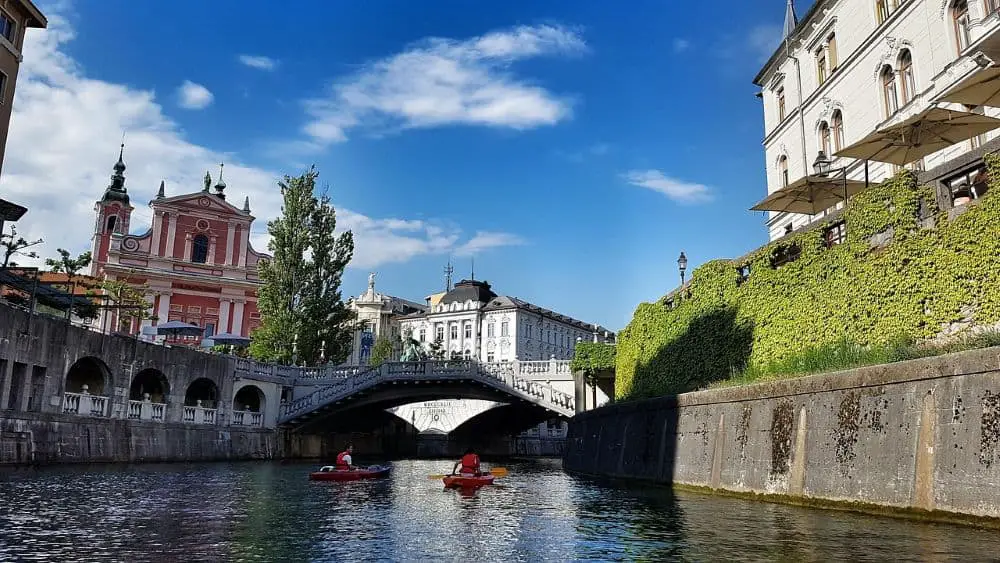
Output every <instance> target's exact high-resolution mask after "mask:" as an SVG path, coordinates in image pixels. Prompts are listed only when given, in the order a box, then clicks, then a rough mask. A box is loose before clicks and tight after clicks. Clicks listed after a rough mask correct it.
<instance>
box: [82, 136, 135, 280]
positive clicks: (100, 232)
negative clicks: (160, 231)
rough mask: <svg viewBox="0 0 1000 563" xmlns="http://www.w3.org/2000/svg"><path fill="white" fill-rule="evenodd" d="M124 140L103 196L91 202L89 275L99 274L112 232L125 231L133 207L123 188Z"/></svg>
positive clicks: (113, 234) (106, 259)
mask: <svg viewBox="0 0 1000 563" xmlns="http://www.w3.org/2000/svg"><path fill="white" fill-rule="evenodd" d="M124 155H125V144H124V143H122V146H121V150H120V151H119V153H118V162H116V163H115V166H114V173H113V174H112V175H111V184H109V185H108V187H107V189H106V190H104V197H102V198H101V200H100V201H98V202H97V204H96V205H95V206H94V211H95V212H96V214H97V221H96V223H95V224H94V234H93V237H92V240H93V246H92V248H91V253H92V255H93V261H92V262H91V266H90V274H91V275H92V276H100V275H101V270H102V269H103V266H104V264H106V263H107V261H108V252H109V251H110V249H111V239H112V237H113V236H116V235H117V236H122V235H126V234H128V229H129V221H130V220H131V218H132V210H133V209H134V208H133V207H132V205H131V204H130V203H129V197H128V191H127V190H126V189H125V161H124V160H123V157H124Z"/></svg>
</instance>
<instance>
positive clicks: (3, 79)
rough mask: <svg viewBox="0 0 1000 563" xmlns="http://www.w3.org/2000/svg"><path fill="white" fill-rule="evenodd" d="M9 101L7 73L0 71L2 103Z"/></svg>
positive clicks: (0, 101) (0, 103)
mask: <svg viewBox="0 0 1000 563" xmlns="http://www.w3.org/2000/svg"><path fill="white" fill-rule="evenodd" d="M5 103H7V74H6V73H4V72H0V105H3V104H5Z"/></svg>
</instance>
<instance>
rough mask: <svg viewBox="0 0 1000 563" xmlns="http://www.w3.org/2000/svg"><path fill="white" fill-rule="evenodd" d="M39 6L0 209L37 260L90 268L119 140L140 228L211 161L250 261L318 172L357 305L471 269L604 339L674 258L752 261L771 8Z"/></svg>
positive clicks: (318, 0)
mask: <svg viewBox="0 0 1000 563" xmlns="http://www.w3.org/2000/svg"><path fill="white" fill-rule="evenodd" d="M39 4H40V6H41V7H42V9H43V10H44V11H45V12H46V13H47V14H48V15H49V16H50V17H51V19H52V20H53V21H52V25H51V26H50V29H49V30H47V31H37V30H30V31H29V35H30V37H29V43H28V45H27V46H26V48H25V59H26V60H25V64H24V66H23V67H22V79H21V80H20V81H19V84H18V94H17V95H18V98H17V99H16V100H15V105H14V112H15V115H14V119H13V123H12V129H11V136H10V139H9V140H8V149H7V150H8V155H7V162H6V163H5V165H4V175H3V179H2V181H0V190H2V191H3V192H6V193H7V196H6V197H13V198H14V199H15V200H17V199H20V200H21V201H25V200H27V203H28V204H29V205H30V206H31V207H32V211H31V212H29V214H28V215H27V216H26V217H25V219H24V220H23V221H22V223H23V224H22V225H19V226H21V227H22V230H23V231H24V232H26V233H29V234H33V235H37V236H43V237H45V238H46V242H47V244H46V247H45V250H44V252H47V253H49V254H54V249H55V248H56V247H57V246H72V247H73V248H74V249H77V250H83V249H85V248H86V247H88V245H89V242H88V241H87V237H88V236H89V233H90V229H91V225H92V222H93V213H92V205H93V201H94V200H96V199H97V198H98V197H99V196H100V194H101V193H102V191H103V189H104V187H105V186H106V184H107V176H108V175H109V174H110V173H111V165H112V164H113V162H114V160H115V158H116V156H117V144H118V142H119V139H120V137H121V133H122V130H125V131H127V137H126V159H125V160H126V164H128V166H129V170H128V171H127V172H126V176H127V178H128V187H129V189H130V193H132V194H133V197H134V203H135V204H136V207H137V209H136V212H135V215H134V216H133V217H134V218H133V230H136V231H143V230H145V226H146V225H147V224H148V220H149V210H148V208H146V207H145V206H144V205H143V203H144V202H145V201H146V200H148V198H149V197H151V196H152V194H153V193H154V192H155V189H156V186H157V185H158V184H159V179H161V178H165V179H166V180H167V187H168V195H170V194H171V193H173V194H176V193H182V192H190V191H194V190H196V189H198V187H199V185H200V184H199V179H200V177H201V176H202V175H203V174H204V171H205V168H207V167H208V166H209V165H210V164H211V165H214V163H215V162H218V161H219V160H225V161H226V163H227V165H226V176H227V178H226V179H227V183H228V184H229V192H230V194H231V195H230V197H231V198H232V199H238V200H239V202H242V200H243V196H244V195H249V196H250V199H251V206H252V207H253V210H254V212H255V214H256V215H257V216H258V217H260V218H261V219H260V220H259V221H258V224H257V225H256V230H257V231H258V232H257V233H255V239H254V240H255V241H258V244H259V245H262V244H265V242H266V238H265V237H264V231H265V230H266V226H265V219H266V218H267V217H271V216H274V215H275V214H276V213H277V212H278V209H277V199H276V197H275V193H274V189H273V178H274V176H275V175H277V174H285V173H287V174H297V173H300V172H301V171H302V167H303V166H305V165H307V164H310V163H315V164H316V165H317V167H318V169H319V170H320V173H321V180H322V181H323V182H324V183H328V184H329V189H330V193H331V195H332V197H333V199H334V202H335V204H336V205H337V207H338V209H342V210H343V213H342V214H343V217H344V223H346V224H347V226H350V227H351V228H352V229H354V230H355V232H356V235H357V236H358V239H359V244H358V246H359V248H358V255H357V258H356V261H355V264H354V265H353V267H352V268H351V269H349V271H348V274H347V275H346V276H345V280H344V290H345V294H347V295H349V294H357V293H360V292H361V291H362V290H363V288H364V286H365V278H366V276H367V274H368V272H369V271H372V270H374V271H376V272H377V273H378V288H379V289H380V290H381V291H384V292H388V293H391V294H394V295H398V296H401V297H407V298H411V299H421V298H422V297H423V296H425V295H427V294H429V293H432V292H434V291H437V290H439V289H440V288H441V287H442V285H443V283H444V282H443V273H442V268H443V267H444V265H445V263H446V262H447V261H448V259H449V257H451V259H452V261H453V263H454V265H455V269H456V276H455V277H456V279H458V278H461V277H467V275H468V273H469V269H470V264H471V261H472V259H473V257H474V258H475V271H476V278H477V279H484V278H485V279H487V280H489V281H490V282H491V283H492V284H493V285H494V289H495V290H496V291H498V292H499V293H503V294H508V295H514V296H518V297H521V298H523V299H527V300H529V301H531V302H534V303H536V304H538V305H541V306H543V307H547V308H550V309H554V310H557V311H559V312H562V313H565V314H568V315H571V316H573V317H576V318H578V319H581V320H584V321H587V322H598V323H601V324H603V325H605V326H607V327H609V328H612V329H615V330H617V329H620V328H623V327H624V326H625V324H626V323H627V322H628V320H629V318H630V317H631V314H632V311H633V310H634V308H635V306H636V305H637V304H638V303H639V302H641V301H644V300H650V299H655V298H657V297H659V296H660V295H662V294H664V293H665V292H667V291H669V290H670V289H671V288H673V287H674V286H675V285H676V283H677V281H678V274H677V265H676V258H677V255H678V254H679V253H680V251H681V250H683V251H684V252H685V253H686V254H687V256H688V257H689V259H690V261H691V265H692V266H696V265H697V264H699V263H701V262H704V261H706V260H709V259H713V258H717V257H734V256H738V255H741V254H743V253H744V252H746V251H747V250H750V249H752V248H754V247H755V246H758V245H759V244H761V243H763V242H765V240H766V232H765V229H764V226H763V216H762V215H761V214H755V213H752V212H750V211H748V210H747V209H748V208H749V207H750V206H751V205H752V204H753V203H754V202H756V201H757V200H759V199H761V198H762V197H763V196H764V195H765V194H766V192H767V190H766V187H765V185H764V170H763V154H762V149H761V145H760V141H761V137H762V129H763V127H762V117H761V107H760V101H759V100H758V99H757V98H755V97H754V92H755V90H754V86H753V85H752V84H751V80H752V78H753V76H754V75H755V74H756V72H757V71H758V70H759V68H760V65H761V64H762V62H763V61H764V60H765V59H766V58H767V56H768V55H769V48H770V47H771V46H772V45H774V44H775V43H776V41H777V39H778V34H779V32H780V24H781V18H782V16H783V2H781V1H780V0H768V1H766V2H765V1H762V0H751V1H749V2H745V3H724V4H719V3H678V2H669V1H665V0H660V1H652V0H641V1H637V2H632V3H630V4H629V6H628V9H623V8H622V7H621V6H620V5H615V4H614V3H611V2H600V1H596V0H595V1H577V2H566V1H565V0H558V1H553V0H533V1H528V0H510V1H506V2H492V3H484V2H470V1H455V0H452V1H430V0H427V1H422V2H412V1H402V0H400V1H386V0H368V1H365V2H347V1H339V0H338V1H333V0H329V1H324V0H310V1H306V0H302V1H296V2H289V3H284V4H281V5H280V8H276V4H275V3H273V2H264V1H261V0H213V1H212V2H204V1H202V0H197V1H196V0H178V1H175V2H170V3H154V2H135V1H134V0H89V1H82V0H81V1H77V2H61V3H59V4H52V3H46V2H40V3H39ZM291 6H294V8H291ZM805 8H807V6H801V7H799V13H800V14H801V13H803V11H804V9H805ZM39 121H40V122H41V124H39V123H37V122H39ZM216 173H217V166H215V167H214V168H212V174H213V176H214V175H215V174H216ZM54 193H60V194H63V195H62V197H56V198H53V197H52V195H53V194H54ZM67 218H69V219H70V220H69V221H67V220H66V219H67ZM49 247H51V248H49Z"/></svg>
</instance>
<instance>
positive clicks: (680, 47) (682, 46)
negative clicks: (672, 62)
mask: <svg viewBox="0 0 1000 563" xmlns="http://www.w3.org/2000/svg"><path fill="white" fill-rule="evenodd" d="M690 48H691V42H690V41H688V40H687V39H681V38H680V37H678V38H676V39H674V52H675V53H683V52H684V51H687V50H688V49H690Z"/></svg>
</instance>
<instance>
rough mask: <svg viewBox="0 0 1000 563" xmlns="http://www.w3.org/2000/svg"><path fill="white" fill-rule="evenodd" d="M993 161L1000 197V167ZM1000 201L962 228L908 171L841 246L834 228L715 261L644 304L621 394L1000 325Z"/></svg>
mask: <svg viewBox="0 0 1000 563" xmlns="http://www.w3.org/2000/svg"><path fill="white" fill-rule="evenodd" d="M986 164H987V167H988V169H989V171H990V178H991V179H990V189H991V190H992V191H993V192H995V193H1000V181H998V180H1000V158H998V157H996V156H988V157H987V158H986ZM995 193H994V194H990V195H988V196H987V197H985V198H982V199H980V200H978V201H977V202H975V203H974V204H973V205H970V206H969V208H968V209H967V210H966V211H965V213H963V214H961V215H959V216H958V217H956V218H954V219H951V220H949V218H948V216H947V214H946V213H943V212H940V211H939V210H938V208H937V205H936V203H935V198H934V193H933V190H932V189H931V188H929V187H920V186H918V185H917V182H916V177H915V176H914V175H913V174H912V173H910V172H906V171H903V172H901V173H900V174H899V175H897V176H895V177H893V178H891V179H888V180H886V181H885V182H883V183H882V184H880V185H878V186H873V187H872V188H871V189H869V190H866V191H864V192H862V193H860V194H858V195H856V196H854V197H853V198H852V199H851V202H850V205H849V206H848V208H847V209H846V210H845V211H844V214H843V217H842V220H843V221H844V223H845V225H846V228H847V232H846V240H844V241H843V242H842V243H841V244H837V245H834V246H831V247H829V248H828V245H827V242H826V237H825V233H826V230H827V228H829V227H832V226H834V225H835V224H836V223H835V222H836V221H838V220H841V219H834V221H833V222H829V223H828V224H827V225H825V226H821V227H820V228H816V229H812V230H809V231H807V232H802V233H799V234H795V235H791V236H789V237H786V238H785V239H782V240H781V241H780V242H774V243H770V244H768V245H765V246H763V247H761V248H759V249H757V250H755V251H754V252H752V253H751V254H749V255H748V256H747V257H746V258H743V259H741V260H739V261H734V260H715V261H712V262H709V263H707V264H704V265H702V266H701V267H699V268H698V269H696V270H695V271H694V273H693V275H692V278H691V282H690V283H689V284H688V285H687V286H685V287H684V288H683V289H682V290H680V291H678V292H674V293H672V294H670V295H668V296H666V297H665V298H663V299H661V300H660V301H658V302H656V303H643V304H640V305H639V306H638V308H637V309H636V311H635V314H634V316H633V318H632V321H631V322H630V323H629V325H628V326H627V327H626V328H625V330H623V331H622V332H621V333H620V334H619V335H618V346H617V347H618V351H617V362H616V367H617V369H616V386H615V387H616V389H615V394H616V395H617V398H618V399H631V398H640V397H649V396H658V395H664V394H671V393H678V392H684V391H690V390H693V389H697V388H701V387H704V386H705V385H708V384H710V383H713V382H717V381H722V380H727V379H730V378H731V377H733V375H734V374H736V373H739V372H741V371H743V370H745V369H747V368H748V367H753V366H762V365H766V364H771V363H774V362H780V361H783V360H787V359H788V358H790V357H792V356H794V355H796V354H801V353H803V352H804V351H807V350H810V349H814V348H816V347H818V346H826V345H830V344H832V343H837V342H844V341H849V342H852V343H854V344H857V345H859V346H868V345H874V344H886V343H890V342H898V341H900V340H908V341H920V340H924V339H929V338H933V337H935V336H938V335H940V334H941V333H942V332H946V331H949V332H950V331H960V330H962V329H963V328H966V327H968V326H971V325H973V324H979V325H987V324H993V323H997V322H998V321H1000V268H998V267H997V256H1000V237H998V236H997V233H1000V197H997V196H996V195H995ZM789 257H791V258H792V259H791V260H789ZM775 264H778V265H777V266H775Z"/></svg>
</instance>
